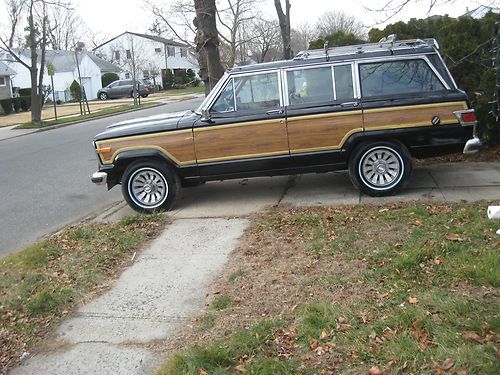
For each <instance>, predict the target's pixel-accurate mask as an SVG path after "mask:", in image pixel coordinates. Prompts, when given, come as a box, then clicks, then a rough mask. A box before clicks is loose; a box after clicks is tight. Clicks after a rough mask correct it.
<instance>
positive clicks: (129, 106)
mask: <svg viewBox="0 0 500 375" xmlns="http://www.w3.org/2000/svg"><path fill="white" fill-rule="evenodd" d="M155 104H159V102H146V103H144V104H141V105H137V106H134V105H133V104H123V105H119V106H116V107H112V108H105V109H101V110H98V111H95V112H92V113H90V114H87V115H83V116H71V117H63V118H59V119H57V120H50V121H42V123H41V124H40V125H34V124H32V123H31V122H27V123H24V124H21V125H19V126H17V127H16V129H38V128H44V127H46V126H51V125H60V124H65V123H68V122H74V121H79V120H86V119H91V118H96V117H101V116H106V115H110V114H113V113H118V112H123V111H127V110H130V109H139V108H144V107H147V106H150V105H155Z"/></svg>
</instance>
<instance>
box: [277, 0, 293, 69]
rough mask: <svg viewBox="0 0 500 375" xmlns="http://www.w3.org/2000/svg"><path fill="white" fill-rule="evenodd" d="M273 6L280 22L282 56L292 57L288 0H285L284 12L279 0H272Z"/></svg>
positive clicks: (285, 57) (286, 58)
mask: <svg viewBox="0 0 500 375" xmlns="http://www.w3.org/2000/svg"><path fill="white" fill-rule="evenodd" d="M274 6H275V8H276V12H277V13H278V19H279V23H280V30H281V39H282V40H283V58H284V59H285V60H288V59H291V58H292V47H291V43H290V39H291V38H290V1H289V0H285V12H283V9H282V8H281V1H280V0H274Z"/></svg>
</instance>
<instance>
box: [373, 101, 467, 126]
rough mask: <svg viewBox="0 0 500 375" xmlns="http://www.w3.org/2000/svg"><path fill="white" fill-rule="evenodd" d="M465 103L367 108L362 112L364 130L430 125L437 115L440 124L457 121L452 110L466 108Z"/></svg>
mask: <svg viewBox="0 0 500 375" xmlns="http://www.w3.org/2000/svg"><path fill="white" fill-rule="evenodd" d="M466 108H467V104H466V103H465V102H463V103H461V102H458V103H439V104H437V105H436V104H432V105H425V104H424V105H416V106H412V107H394V108H383V109H373V110H371V109H369V110H365V111H364V112H363V115H364V125H365V130H375V129H384V128H391V127H405V126H426V125H429V126H431V125H432V123H431V120H432V118H433V117H434V116H439V118H440V119H441V124H442V125H446V124H456V123H458V121H457V119H456V117H455V115H454V114H453V111H458V110H462V109H466Z"/></svg>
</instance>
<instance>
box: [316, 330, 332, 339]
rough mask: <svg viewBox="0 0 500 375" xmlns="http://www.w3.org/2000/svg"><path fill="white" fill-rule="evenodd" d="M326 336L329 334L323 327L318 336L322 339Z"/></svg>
mask: <svg viewBox="0 0 500 375" xmlns="http://www.w3.org/2000/svg"><path fill="white" fill-rule="evenodd" d="M328 336H330V335H329V333H328V332H327V331H326V330H325V329H324V330H323V331H321V335H320V336H319V338H320V339H321V340H323V339H326V338H327V337H328Z"/></svg>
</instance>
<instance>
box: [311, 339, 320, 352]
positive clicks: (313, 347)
mask: <svg viewBox="0 0 500 375" xmlns="http://www.w3.org/2000/svg"><path fill="white" fill-rule="evenodd" d="M309 346H310V348H311V349H312V350H314V349H316V348H317V347H318V340H311V342H310V345H309Z"/></svg>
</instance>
